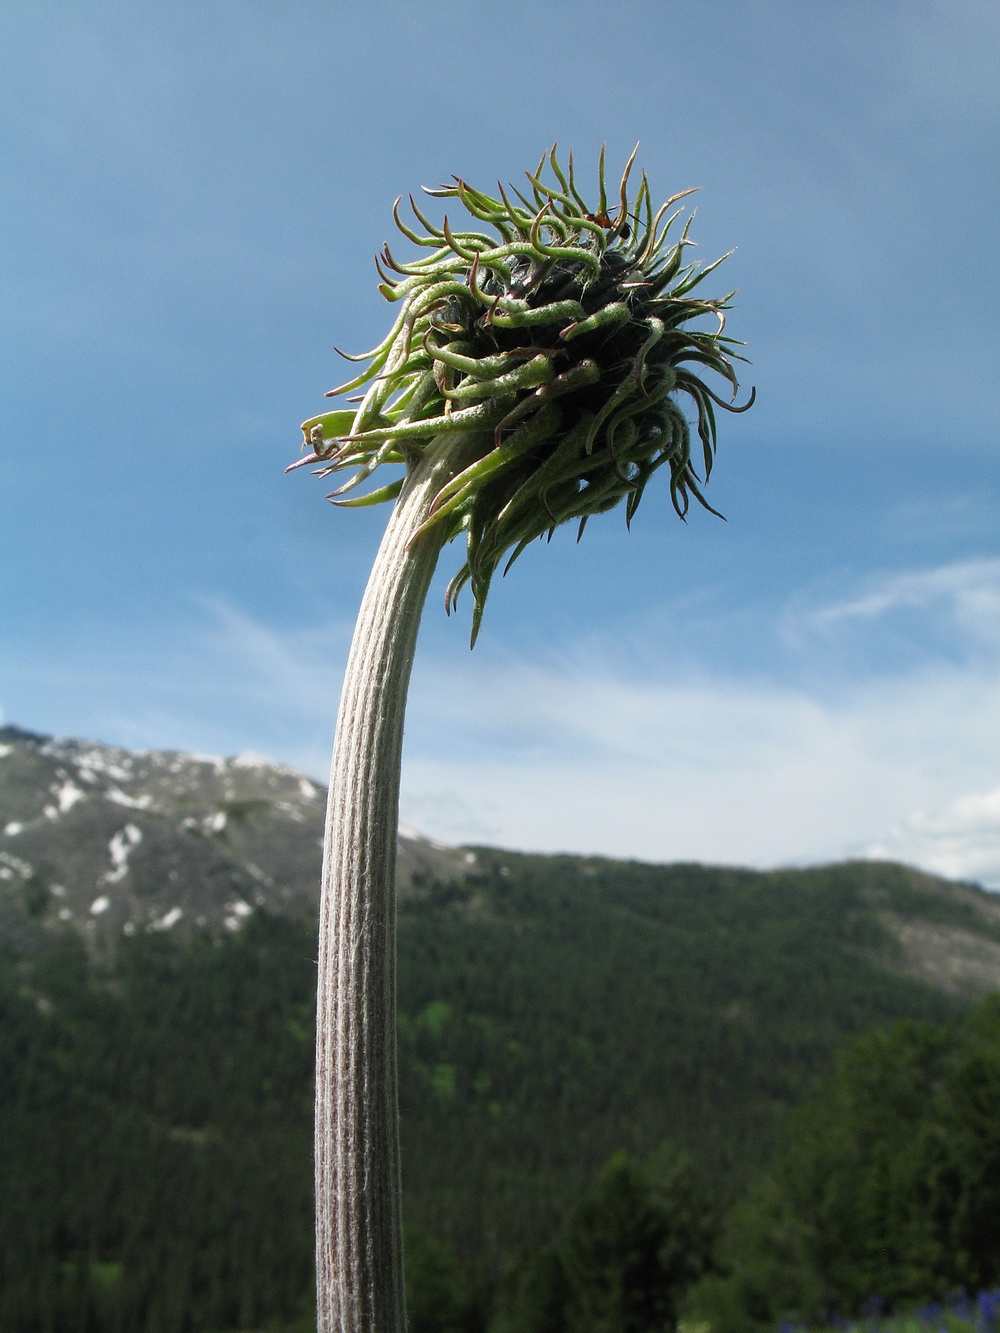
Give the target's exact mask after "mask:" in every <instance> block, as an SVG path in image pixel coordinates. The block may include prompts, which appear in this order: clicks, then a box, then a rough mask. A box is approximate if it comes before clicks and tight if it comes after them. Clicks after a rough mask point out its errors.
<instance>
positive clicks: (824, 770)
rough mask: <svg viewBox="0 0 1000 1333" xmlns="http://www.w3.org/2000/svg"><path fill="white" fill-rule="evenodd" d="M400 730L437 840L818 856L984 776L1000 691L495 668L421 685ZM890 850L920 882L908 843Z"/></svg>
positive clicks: (989, 774)
mask: <svg viewBox="0 0 1000 1333" xmlns="http://www.w3.org/2000/svg"><path fill="white" fill-rule="evenodd" d="M412 716H413V719H414V728H415V730H418V732H419V743H418V744H416V745H411V746H410V747H409V748H408V750H407V757H406V762H405V767H404V776H403V811H404V817H405V818H407V819H408V820H409V821H410V822H412V823H416V824H418V825H420V826H421V827H422V828H423V830H424V831H425V832H427V833H429V834H431V835H432V836H436V837H439V838H445V839H447V838H451V839H453V840H457V839H459V838H463V837H468V836H469V835H468V834H467V833H466V832H465V826H466V824H467V822H468V820H469V819H470V818H478V819H479V820H481V822H482V823H483V824H484V825H486V826H488V827H489V828H491V829H493V830H495V834H494V835H493V840H495V841H497V842H499V843H500V844H503V845H507V846H512V847H524V848H533V849H537V850H577V851H589V852H604V853H608V854H613V855H620V856H636V857H640V858H643V859H648V860H674V859H691V860H701V861H719V862H729V863H741V864H751V865H769V864H780V863H789V862H802V861H817V860H824V859H834V858H837V857H842V856H846V855H859V854H864V853H865V852H866V851H868V850H871V849H872V848H876V847H877V846H879V845H881V842H880V840H881V837H882V835H883V833H884V831H885V830H886V829H893V828H896V827H897V826H898V827H899V828H905V827H907V826H908V825H907V821H908V820H910V819H911V818H912V815H913V812H914V811H917V810H921V809H927V808H929V809H935V808H945V807H947V806H948V805H949V803H950V802H953V801H955V800H957V799H958V796H959V795H960V794H961V793H962V792H964V791H968V790H970V789H973V790H975V789H978V788H980V787H986V786H988V785H989V784H990V783H991V782H994V781H996V780H997V779H998V778H1000V751H998V747H997V744H996V737H997V736H1000V680H998V679H997V677H996V676H995V675H990V674H988V673H980V674H973V673H970V672H969V671H964V670H960V669H958V668H954V669H950V670H939V671H938V672H936V673H934V674H925V675H923V676H921V677H917V678H912V679H910V680H906V681H901V680H900V679H897V678H894V679H889V680H884V681H880V682H876V683H874V684H868V685H866V686H865V687H863V688H858V689H856V690H855V691H853V692H851V693H849V694H847V695H846V696H844V697H842V698H841V699H840V701H838V702H836V703H828V702H821V701H819V700H818V699H817V698H815V697H811V696H810V694H809V693H808V692H806V691H805V690H803V689H781V688H767V687H748V686H746V685H745V684H743V683H741V682H740V681H738V680H733V679H726V678H721V677H716V678H707V677H706V678H704V679H703V680H701V681H700V682H698V683H679V684H671V683H660V684H647V685H641V686H636V685H632V684H628V683H625V682H623V681H622V680H621V679H617V678H613V677H611V676H609V675H606V674H603V673H601V672H599V671H593V672H589V673H588V672H587V671H585V670H583V669H577V670H576V671H575V672H573V673H572V674H566V673H565V672H563V671H559V670H552V669H549V670H546V669H543V668H541V667H538V666H531V667H526V666H518V665H517V664H515V663H510V662H509V663H506V664H503V665H502V666H494V667H493V668H492V669H491V670H490V671H488V672H483V673H478V674H477V673H475V672H474V671H472V670H471V669H469V670H467V671H466V672H464V673H461V674H459V675H458V676H457V678H456V677H454V676H453V677H452V679H451V680H450V681H449V687H448V690H447V692H435V691H433V690H432V689H430V688H429V687H427V686H426V685H425V684H424V678H423V673H421V675H420V676H419V677H418V680H417V682H416V689H415V692H414V699H413V714H412ZM431 736H433V737H434V738H436V739H435V740H434V742H433V743H429V742H428V740H425V739H424V738H425V737H428V738H429V737H431ZM449 801H457V802H461V803H462V807H461V810H462V813H461V814H460V816H458V817H456V813H455V812H454V811H451V810H449V808H448V802H449ZM969 839H970V846H971V845H972V844H973V843H974V841H975V831H974V830H972V829H970V832H969ZM896 845H897V846H898V850H897V852H895V853H894V855H897V856H900V857H903V859H907V860H911V861H914V862H916V863H918V864H924V865H927V866H928V868H936V864H932V862H931V861H929V860H928V859H927V854H926V846H925V844H924V843H921V842H920V841H919V840H917V839H914V838H912V837H911V838H910V839H909V840H905V839H903V838H902V836H899V837H898V838H897V844H896ZM873 854H874V853H873ZM969 864H970V865H971V864H972V862H969ZM977 864H978V863H977ZM964 866H965V863H964V862H963V867H964ZM954 873H963V874H965V873H969V872H968V871H967V870H966V869H964V868H959V869H956V870H955V871H954Z"/></svg>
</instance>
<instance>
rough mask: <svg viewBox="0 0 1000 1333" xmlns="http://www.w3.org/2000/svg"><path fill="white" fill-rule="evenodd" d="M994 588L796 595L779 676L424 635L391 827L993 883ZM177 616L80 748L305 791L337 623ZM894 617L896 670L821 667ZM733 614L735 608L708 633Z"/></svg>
mask: <svg viewBox="0 0 1000 1333" xmlns="http://www.w3.org/2000/svg"><path fill="white" fill-rule="evenodd" d="M998 593H1000V561H991V560H981V561H967V562H963V563H950V564H947V565H943V566H940V567H939V568H937V569H926V570H919V571H910V572H904V573H892V574H889V575H886V576H885V577H883V578H881V579H873V580H870V581H868V582H866V583H864V584H863V585H862V586H859V587H855V588H851V589H846V590H845V591H844V592H843V593H842V594H839V595H837V596H836V597H832V598H830V599H829V600H828V601H827V603H825V604H824V605H821V606H820V605H815V604H814V605H811V606H810V607H808V608H803V607H802V606H801V605H799V606H798V607H797V608H795V609H794V610H791V611H786V612H785V613H784V615H785V621H786V622H787V623H794V624H795V626H796V628H797V639H796V642H795V644H793V646H792V648H789V649H787V651H786V656H787V657H788V658H789V659H790V660H791V666H792V667H793V668H797V669H793V670H789V669H788V663H786V664H785V665H784V666H783V668H782V672H781V678H780V680H779V679H778V677H777V675H775V676H774V677H773V678H771V679H769V680H768V679H764V678H762V677H761V674H760V673H759V672H758V673H756V675H755V676H754V677H753V678H752V679H751V678H749V677H748V676H746V675H741V674H740V673H739V671H738V670H735V669H733V670H730V671H729V672H721V671H719V670H715V669H709V668H706V667H705V666H704V665H703V664H702V665H701V666H699V665H698V664H697V663H692V662H691V661H690V660H686V661H685V663H684V664H683V665H681V664H678V663H676V662H669V661H668V662H667V663H666V664H665V665H664V664H663V659H662V657H660V658H656V657H654V655H652V654H640V655H638V657H637V658H636V659H635V660H626V659H627V657H628V653H627V651H622V650H621V649H620V646H616V645H603V646H602V645H601V644H600V643H598V642H595V640H594V639H593V638H592V637H590V638H588V639H587V640H586V642H585V644H581V645H577V646H576V647H575V648H573V647H572V646H571V648H570V649H568V650H567V651H566V652H565V653H564V654H563V656H561V657H560V658H555V657H553V656H549V657H545V656H544V655H542V654H541V653H539V654H537V655H534V656H531V657H529V656H527V655H526V654H525V653H523V652H522V653H520V654H513V653H511V652H509V651H507V652H505V651H504V650H502V649H500V648H498V647H497V646H496V645H495V644H490V643H486V644H485V645H484V646H482V647H481V648H480V649H477V652H476V653H475V654H473V655H471V656H470V655H469V654H468V652H467V651H466V650H465V648H464V645H463V646H462V648H461V651H459V649H458V648H457V647H456V651H455V654H454V656H452V655H450V654H448V653H446V652H444V650H442V648H441V647H440V646H438V645H437V643H435V646H429V645H427V644H425V645H424V646H423V648H422V651H421V652H420V653H418V656H417V662H416V667H415V673H414V678H413V685H412V690H411V696H410V705H409V711H408V726H407V738H406V745H405V752H404V772H403V786H402V809H401V813H402V817H403V819H404V821H405V822H406V823H408V824H411V825H412V826H414V827H416V828H417V829H419V830H420V831H422V832H424V833H425V834H427V835H428V836H431V837H434V838H437V839H439V840H442V841H451V842H458V841H482V842H492V843H496V844H498V845H505V846H510V847H518V848H526V849H537V850H549V851H553V850H569V851H581V852H598V853H606V854H609V855H616V856H635V857H640V858H643V859H648V860H676V859H690V860H700V861H706V862H723V863H737V864H748V865H775V864H788V863H803V862H815V861H819V860H826V859H835V858H838V857H843V856H847V855H856V856H864V855H871V856H891V857H894V858H898V859H902V860H905V861H909V862H912V863H914V864H917V865H921V866H924V867H926V868H927V869H930V870H937V871H941V872H944V873H947V874H951V875H956V876H960V877H965V878H971V879H977V880H979V881H981V882H985V883H988V884H990V885H993V886H996V887H998V888H1000V750H998V745H997V738H998V736H1000V640H998V638H997V636H996V633H995V619H996V611H997V607H998V602H997V598H998ZM198 608H199V612H200V617H201V618H200V620H199V621H198V622H197V625H196V626H195V627H192V628H191V630H190V632H189V634H188V636H187V637H186V638H185V639H184V640H183V641H181V640H178V641H175V642H174V643H173V644H171V645H170V646H169V647H167V646H164V647H163V650H162V651H160V652H159V653H158V654H157V655H156V656H155V661H153V662H151V661H148V660H147V661H146V662H145V663H137V662H136V663H129V662H123V661H122V659H121V657H120V656H119V657H118V658H117V660H116V664H115V666H114V667H113V668H112V667H107V668H106V670H105V672H104V674H103V676H102V673H101V672H100V671H99V670H98V669H96V668H95V672H94V676H93V679H92V680H90V681H89V682H88V683H87V684H86V688H87V689H88V690H90V691H91V693H92V694H93V696H94V701H95V711H94V718H95V723H94V725H93V726H92V727H91V728H90V730H91V732H92V734H94V735H96V736H97V737H98V738H100V739H109V740H116V741H119V742H121V743H126V744H137V745H148V746H159V745H176V746H182V747H188V748H192V749H198V750H202V751H211V752H215V753H219V752H223V753H235V752H239V751H243V750H246V749H248V748H252V749H253V750H255V751H258V752H260V753H264V754H268V755H270V756H271V757H273V758H275V759H278V760H281V761H282V762H285V763H291V764H293V765H295V766H297V767H299V768H301V769H303V770H305V771H307V772H309V773H310V774H311V775H313V776H315V777H317V778H320V779H322V778H323V776H324V774H325V771H326V767H327V763H328V747H329V740H330V737H331V734H332V730H333V720H334V716H335V713H336V707H337V701H338V698H339V693H340V685H341V672H342V669H343V662H344V660H345V659H346V653H347V643H348V637H349V632H350V631H349V626H348V625H346V624H343V623H336V624H331V625H318V626H316V625H314V626H305V627H302V626H300V627H297V628H280V627H276V626H275V625H273V624H270V625H269V624H265V623H263V622H261V621H260V620H258V619H256V618H255V617H253V616H251V615H249V614H247V613H246V612H245V611H243V610H241V609H239V608H237V607H234V606H232V605H231V604H229V603H227V602H225V601H224V600H219V599H215V600H205V599H202V600H200V601H199V602H198ZM901 611H905V613H906V614H907V615H908V616H910V617H911V618H912V623H911V624H910V627H909V632H910V633H911V634H912V635H913V637H914V639H915V640H917V639H919V640H921V641H926V643H928V644H929V645H930V646H929V647H928V649H927V652H926V653H925V654H924V656H923V658H922V659H921V660H920V663H919V665H918V666H914V664H913V661H910V660H908V661H906V662H904V663H902V664H901V665H898V669H889V668H886V666H885V664H884V663H881V662H880V663H879V665H878V668H877V669H875V668H872V669H870V670H858V669H857V664H856V662H855V663H853V664H852V665H851V669H850V670H849V671H846V672H845V671H844V670H843V669H842V668H843V655H842V654H841V655H839V656H838V654H839V650H840V647H841V645H842V643H843V642H844V641H846V640H848V639H856V638H857V637H858V636H860V637H861V639H862V640H863V641H864V642H877V641H879V640H880V639H881V638H882V637H883V636H884V635H885V634H886V627H887V625H889V624H890V623H891V622H892V621H893V618H894V617H895V616H897V615H899V614H900V613H901ZM779 619H780V614H779ZM772 620H773V618H772ZM747 624H748V622H747V619H746V616H745V608H740V616H739V618H738V619H735V618H734V620H733V626H732V633H733V634H734V635H737V636H739V635H743V634H745V633H746V630H747ZM942 626H945V627H946V629H947V635H946V636H945V637H946V638H947V640H948V649H949V650H948V651H944V650H943V649H941V641H942V635H941V627H942ZM776 632H777V626H776V625H775V624H774V623H771V624H770V625H768V626H767V627H766V628H765V630H764V631H762V633H767V634H771V635H772V636H775V635H776ZM796 645H797V646H796ZM973 649H974V650H973ZM727 660H730V661H733V660H735V656H734V655H733V654H729V655H728V656H727ZM653 661H657V662H658V665H656V666H652V665H650V663H651V662H653ZM637 663H638V665H637ZM829 664H832V665H829ZM824 669H826V671H827V674H826V675H824ZM831 676H832V677H835V678H836V683H837V688H831V686H830V677H831ZM49 688H50V692H52V693H54V692H56V691H53V690H52V682H50V683H49ZM76 689H77V692H78V696H79V690H80V676H79V674H78V675H77V678H76ZM76 703H77V706H78V705H79V697H78V698H77V701H76Z"/></svg>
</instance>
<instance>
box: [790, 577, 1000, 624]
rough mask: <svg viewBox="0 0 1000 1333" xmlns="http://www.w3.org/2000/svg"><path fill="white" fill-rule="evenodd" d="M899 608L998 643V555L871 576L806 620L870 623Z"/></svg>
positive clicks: (999, 595)
mask: <svg viewBox="0 0 1000 1333" xmlns="http://www.w3.org/2000/svg"><path fill="white" fill-rule="evenodd" d="M899 612H920V613H921V614H922V615H923V616H924V618H925V620H926V619H927V618H931V617H933V618H934V619H935V620H938V621H944V622H945V623H947V624H951V625H953V626H954V627H955V628H956V629H957V630H958V631H960V632H961V633H962V634H963V635H965V636H968V638H969V639H971V640H974V641H977V642H983V643H989V644H1000V559H995V560H960V561H954V562H952V563H950V564H946V565H942V566H940V567H938V568H936V569H924V570H913V571H907V572H904V573H898V574H891V575H887V576H882V577H879V578H875V579H872V580H871V582H870V583H869V585H868V587H867V588H865V589H864V590H862V591H859V592H857V593H855V594H853V595H852V596H850V597H847V598H845V599H844V600H841V601H834V602H831V603H829V604H828V605H826V606H823V607H821V608H818V609H817V610H816V611H814V612H813V613H812V615H811V617H809V620H811V623H812V624H813V625H814V626H818V627H819V626H822V627H826V626H837V625H842V624H847V623H849V622H852V621H853V622H867V623H868V624H871V623H872V622H874V621H876V620H879V619H884V618H886V617H889V616H892V615H894V614H896V613H899ZM925 628H926V626H925Z"/></svg>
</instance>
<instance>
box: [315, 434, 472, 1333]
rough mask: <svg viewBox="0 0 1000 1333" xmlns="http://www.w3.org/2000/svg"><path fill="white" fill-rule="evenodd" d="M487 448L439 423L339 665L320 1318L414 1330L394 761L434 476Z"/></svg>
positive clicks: (323, 996)
mask: <svg viewBox="0 0 1000 1333" xmlns="http://www.w3.org/2000/svg"><path fill="white" fill-rule="evenodd" d="M486 447H489V442H487V445H486ZM482 449H483V440H482V437H480V436H478V435H443V436H439V437H438V438H437V439H436V440H435V441H434V442H433V444H431V445H430V446H429V447H428V448H427V449H426V451H425V452H424V453H423V454H422V455H421V457H420V458H419V460H418V461H417V462H416V463H414V464H413V465H412V466H411V470H410V473H409V475H408V476H407V479H406V483H405V485H404V487H403V490H402V492H401V493H400V496H399V499H398V500H397V501H396V504H395V506H394V508H393V511H392V514H391V516H390V518H389V523H388V526H387V528H386V532H385V536H384V537H383V539H382V544H381V546H380V547H379V551H378V555H377V556H376V558H375V564H374V567H373V568H372V573H371V577H370V579H369V581H368V586H367V588H366V590H365V595H364V598H363V600H362V603H361V610H360V612H359V614H358V621H357V625H356V627H355V631H354V640H353V643H352V645H351V652H350V657H349V659H348V664H347V672H346V675H345V677H344V687H343V693H342V695H341V701H340V713H339V716H338V719H337V736H336V740H335V742H334V748H333V763H332V768H331V773H330V795H329V804H328V806H327V827H326V841H325V848H324V861H323V890H322V901H321V907H320V932H319V987H318V995H317V1009H316V1281H317V1293H316V1294H317V1328H318V1333H405V1327H406V1313H405V1307H404V1297H403V1261H402V1236H401V1223H400V1169H399V1128H398V1120H399V1113H398V1092H397V1075H396V889H395V871H396V839H397V830H398V822H399V819H398V817H399V773H400V757H401V752H402V741H403V716H404V712H405V708H406V691H407V686H408V684H409V678H410V668H411V666H412V663H413V654H414V650H415V648H416V641H417V631H418V629H419V626H420V614H421V611H422V610H423V605H424V601H425V600H426V596H427V590H428V587H429V585H430V581H431V576H432V575H433V573H434V567H435V565H436V564H437V559H438V556H439V554H440V552H441V546H442V537H441V535H439V533H438V530H437V528H434V527H432V528H431V529H430V530H429V531H427V532H424V533H422V534H421V535H420V537H418V538H417V539H416V540H413V537H414V533H416V531H417V529H418V528H419V527H420V525H421V524H422V523H423V522H424V520H425V519H426V518H427V516H428V510H429V506H430V503H431V501H432V500H433V498H434V496H435V495H436V494H437V492H438V491H439V490H440V488H441V487H442V486H443V485H444V484H445V483H446V482H447V481H449V480H450V479H451V478H452V477H453V476H454V475H455V474H456V473H457V472H459V471H461V469H462V468H463V467H465V466H467V465H468V463H469V462H471V461H472V459H473V458H474V457H475V456H476V454H477V453H478V452H481V451H482ZM441 528H442V529H443V528H444V525H443V524H442V525H441Z"/></svg>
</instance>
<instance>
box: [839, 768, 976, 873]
mask: <svg viewBox="0 0 1000 1333" xmlns="http://www.w3.org/2000/svg"><path fill="white" fill-rule="evenodd" d="M865 851H866V854H867V855H868V856H876V857H887V858H888V859H890V860H897V861H909V862H911V863H913V864H915V865H920V866H923V867H924V868H925V869H927V870H936V871H937V872H938V873H939V874H942V875H949V876H951V877H953V878H955V879H971V880H974V881H976V882H977V883H979V884H983V885H985V886H986V887H987V888H991V889H1000V786H996V787H994V788H992V789H991V790H989V791H982V792H971V793H969V794H968V795H965V796H960V797H959V798H958V799H957V800H955V801H951V802H950V803H949V804H948V805H946V806H944V807H943V808H942V809H939V810H919V811H917V812H916V813H915V814H912V815H910V817H909V818H908V819H906V820H904V821H903V822H902V823H901V824H898V825H896V826H895V827H893V828H891V829H889V830H888V831H887V832H886V834H885V835H884V836H883V837H882V838H881V839H880V840H879V841H877V842H874V843H872V844H871V845H870V846H869V847H867V848H866V849H865Z"/></svg>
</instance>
